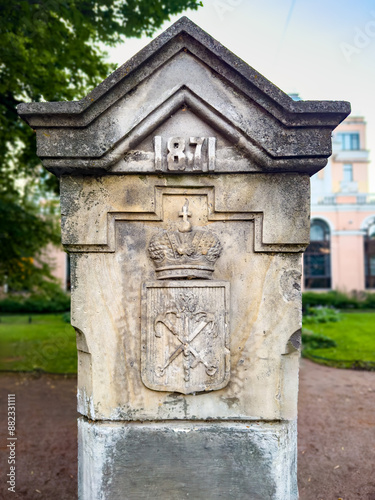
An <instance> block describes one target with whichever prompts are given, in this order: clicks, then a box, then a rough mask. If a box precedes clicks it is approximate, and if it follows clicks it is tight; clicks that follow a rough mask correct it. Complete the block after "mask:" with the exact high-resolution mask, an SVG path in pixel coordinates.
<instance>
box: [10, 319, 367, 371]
mask: <svg viewBox="0 0 375 500" xmlns="http://www.w3.org/2000/svg"><path fill="white" fill-rule="evenodd" d="M29 318H31V323H30V322H29ZM342 318H343V319H342V320H341V321H339V322H337V323H318V324H317V323H312V322H308V321H304V323H303V326H304V328H305V329H307V330H310V331H313V332H314V333H319V334H323V335H326V336H327V337H329V338H331V339H333V340H334V341H335V342H336V344H337V345H336V347H329V348H324V349H322V348H320V349H312V348H310V347H308V348H306V349H305V350H304V356H305V357H307V358H309V359H311V360H313V361H315V362H317V363H320V364H325V365H329V366H336V367H338V368H364V369H369V370H375V313H374V312H351V313H342ZM0 370H9V371H33V370H43V371H45V372H49V373H77V351H76V342H75V332H74V329H73V328H72V327H71V326H70V325H69V324H68V323H65V322H64V321H63V319H62V314H60V313H59V314H40V315H33V314H31V315H29V314H22V315H21V314H20V315H1V316H0Z"/></svg>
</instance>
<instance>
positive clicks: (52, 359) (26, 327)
mask: <svg viewBox="0 0 375 500" xmlns="http://www.w3.org/2000/svg"><path fill="white" fill-rule="evenodd" d="M0 370H9V371H37V370H42V371H45V372H49V373H76V372H77V350H76V342H75V332H74V329H73V328H72V327H71V326H70V325H69V324H68V323H65V322H64V321H63V319H62V314H41V315H32V314H30V315H29V314H22V315H1V316H0Z"/></svg>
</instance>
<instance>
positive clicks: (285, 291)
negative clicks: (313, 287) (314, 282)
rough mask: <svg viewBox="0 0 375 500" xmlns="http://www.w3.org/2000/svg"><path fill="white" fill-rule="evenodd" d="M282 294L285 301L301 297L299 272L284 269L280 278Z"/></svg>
mask: <svg viewBox="0 0 375 500" xmlns="http://www.w3.org/2000/svg"><path fill="white" fill-rule="evenodd" d="M280 287H281V291H282V295H283V297H284V299H285V300H286V301H287V302H290V301H292V300H298V299H300V297H301V273H300V272H299V271H297V270H295V269H291V270H285V271H284V272H283V274H282V275H281V278H280Z"/></svg>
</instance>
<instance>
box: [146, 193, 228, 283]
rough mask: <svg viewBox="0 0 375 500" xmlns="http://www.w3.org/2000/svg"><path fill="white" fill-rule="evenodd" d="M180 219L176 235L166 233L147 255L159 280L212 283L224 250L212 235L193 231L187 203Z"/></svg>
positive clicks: (153, 242) (155, 240)
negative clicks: (217, 261) (196, 279)
mask: <svg viewBox="0 0 375 500" xmlns="http://www.w3.org/2000/svg"><path fill="white" fill-rule="evenodd" d="M179 216H180V217H182V221H181V222H180V223H179V225H178V230H177V231H168V230H163V231H160V232H159V233H156V234H155V235H154V236H153V237H152V238H151V241H150V244H149V247H148V252H149V255H150V257H151V259H152V260H153V261H154V264H155V270H156V274H157V278H158V279H181V278H189V279H193V278H200V279H202V278H203V279H210V278H211V275H212V273H213V271H214V266H215V262H216V260H217V259H218V258H219V256H220V254H221V251H222V246H221V244H220V241H219V239H218V237H217V236H216V235H215V234H214V233H212V232H211V231H208V230H207V231H206V230H202V229H192V226H191V223H190V221H189V219H188V217H191V212H189V201H188V200H186V202H185V204H184V206H183V207H182V210H181V212H180V213H179Z"/></svg>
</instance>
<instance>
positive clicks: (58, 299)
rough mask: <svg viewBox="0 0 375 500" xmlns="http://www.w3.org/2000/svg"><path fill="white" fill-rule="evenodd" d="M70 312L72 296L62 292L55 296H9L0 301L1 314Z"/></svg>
mask: <svg viewBox="0 0 375 500" xmlns="http://www.w3.org/2000/svg"><path fill="white" fill-rule="evenodd" d="M69 310H70V296H69V295H67V294H65V293H63V292H61V293H56V294H54V295H53V296H45V295H30V296H29V297H24V296H21V295H9V296H8V297H6V298H5V299H2V300H0V313H60V312H62V313H63V312H66V311H69Z"/></svg>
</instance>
